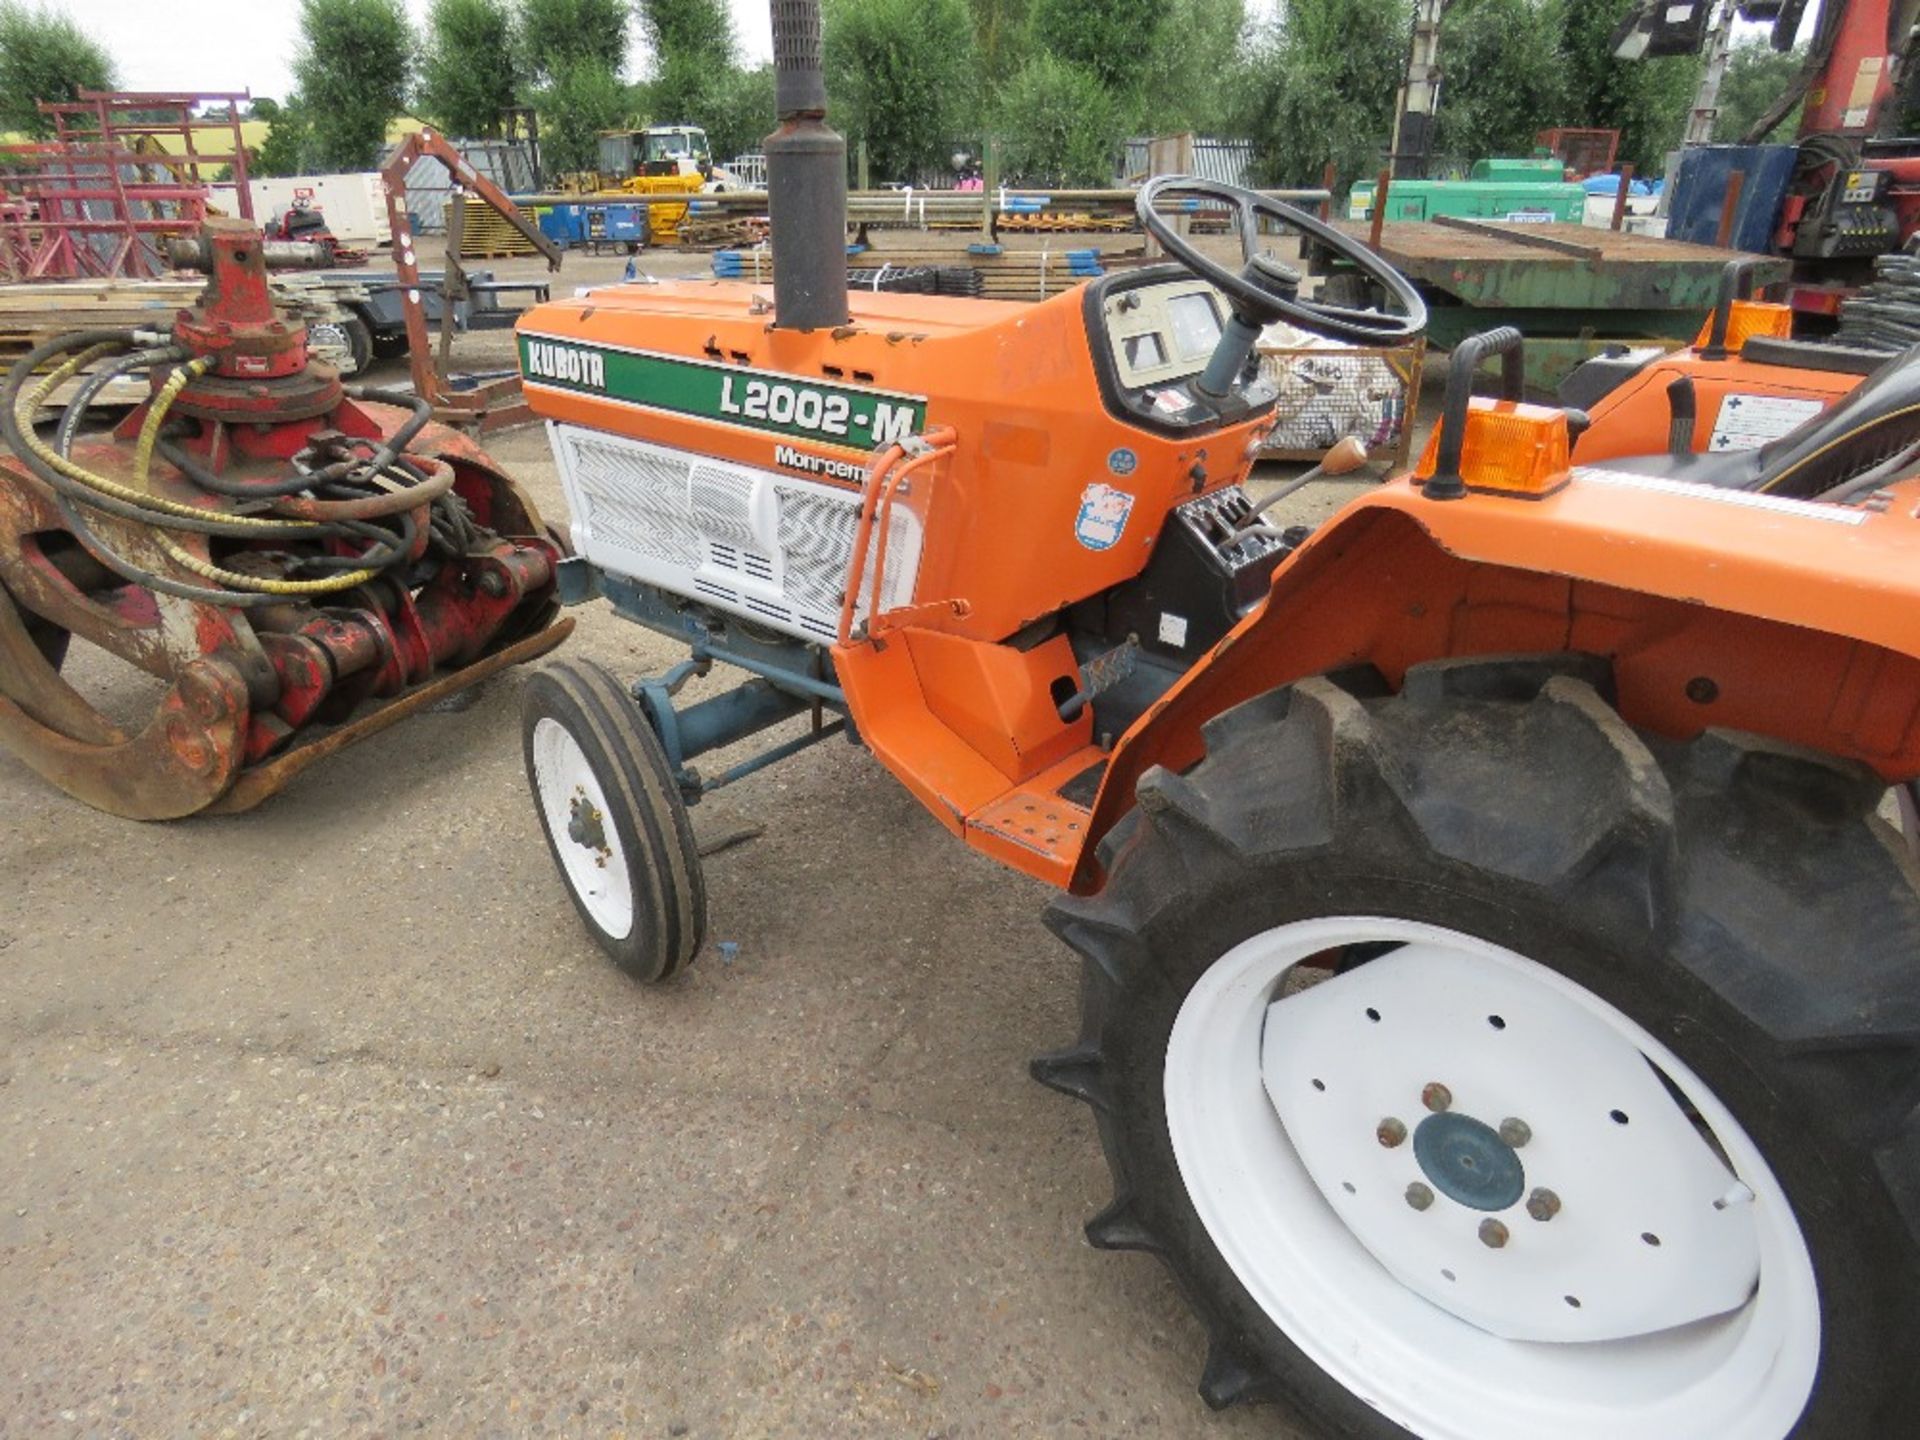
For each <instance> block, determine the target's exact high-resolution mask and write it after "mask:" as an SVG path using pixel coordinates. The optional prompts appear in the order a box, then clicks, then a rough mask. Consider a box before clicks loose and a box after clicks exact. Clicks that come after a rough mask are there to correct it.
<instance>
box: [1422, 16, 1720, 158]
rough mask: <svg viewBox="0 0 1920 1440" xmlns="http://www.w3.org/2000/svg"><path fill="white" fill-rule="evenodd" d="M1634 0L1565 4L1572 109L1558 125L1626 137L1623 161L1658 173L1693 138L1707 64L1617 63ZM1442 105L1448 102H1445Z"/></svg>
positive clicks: (1676, 59)
mask: <svg viewBox="0 0 1920 1440" xmlns="http://www.w3.org/2000/svg"><path fill="white" fill-rule="evenodd" d="M1634 3H1635V0H1563V4H1564V6H1565V9H1564V13H1565V15H1566V25H1565V31H1564V35H1563V38H1562V41H1561V53H1562V56H1563V57H1564V58H1563V62H1562V63H1563V66H1564V70H1565V74H1566V76H1567V96H1566V108H1565V110H1564V111H1562V113H1561V115H1560V116H1558V117H1556V119H1555V121H1554V122H1553V123H1556V124H1561V125H1590V126H1594V127H1597V128H1600V129H1610V130H1618V131H1619V132H1620V155H1619V158H1620V160H1621V161H1622V162H1629V163H1631V164H1632V165H1633V166H1634V167H1635V169H1637V170H1638V171H1639V172H1640V173H1641V174H1643V175H1646V174H1658V173H1659V172H1660V170H1661V167H1662V165H1663V163H1664V161H1665V159H1666V153H1667V151H1669V150H1672V149H1674V148H1676V147H1677V146H1678V145H1679V144H1680V141H1681V139H1682V137H1683V136H1684V135H1685V134H1686V129H1687V114H1688V112H1689V111H1690V110H1691V109H1692V108H1693V95H1694V91H1695V90H1696V89H1698V88H1699V84H1700V71H1701V66H1702V64H1703V63H1704V62H1703V61H1702V60H1701V58H1700V57H1699V56H1698V55H1675V56H1669V57H1666V58H1664V59H1660V60H1616V59H1614V58H1613V51H1612V47H1611V46H1610V44H1609V43H1608V42H1609V41H1610V40H1611V39H1612V36H1613V29H1614V26H1615V25H1617V24H1618V23H1619V21H1620V19H1621V17H1622V16H1624V15H1625V14H1626V13H1627V11H1629V10H1630V9H1632V8H1633V5H1634ZM1441 103H1442V108H1443V109H1444V107H1445V99H1444V97H1443V99H1442V102H1441Z"/></svg>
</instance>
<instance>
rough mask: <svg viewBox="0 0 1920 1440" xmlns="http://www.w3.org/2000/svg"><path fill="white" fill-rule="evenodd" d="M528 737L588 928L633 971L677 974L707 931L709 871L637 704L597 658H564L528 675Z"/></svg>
mask: <svg viewBox="0 0 1920 1440" xmlns="http://www.w3.org/2000/svg"><path fill="white" fill-rule="evenodd" d="M521 740H522V749H523V752H524V755H525V759H526V766H527V781H528V784H529V785H530V786H531V787H532V789H533V802H534V808H535V810H537V811H538V812H539V815H540V826H541V829H542V830H544V831H545V832H546V837H547V848H548V849H549V850H550V851H551V852H552V854H553V859H554V864H555V865H557V866H558V867H559V870H560V875H561V878H562V879H563V880H564V881H565V882H566V886H567V894H568V895H569V896H571V897H572V900H573V904H574V908H575V909H576V910H577V911H579V913H580V919H581V920H582V922H584V923H585V925H586V927H587V930H588V932H589V933H590V934H591V935H592V936H593V938H594V940H595V941H596V942H598V944H599V946H600V948H601V949H602V950H604V951H606V952H607V954H608V956H610V957H611V958H612V960H613V962H614V963H615V964H616V965H618V966H619V967H620V968H621V969H622V970H624V971H626V972H627V973H628V974H629V975H631V976H633V978H634V979H636V980H639V981H642V982H645V983H649V984H650V983H653V982H656V981H661V980H668V979H671V978H672V977H673V976H675V975H677V974H679V973H680V972H681V971H682V970H684V969H685V968H686V967H687V966H688V965H690V964H692V963H693V958H694V956H695V955H696V954H698V953H699V950H700V946H701V943H702V941H703V940H704V939H705V938H706V929H707V889H706V882H705V879H704V877H703V875H702V872H701V867H700V852H699V848H698V845H697V844H696V842H695V840H694V835H693V825H692V823H691V821H690V820H689V819H688V817H687V807H686V803H685V801H683V800H682V799H681V797H680V791H679V788H678V787H677V786H676V785H675V783H674V780H673V770H672V766H671V765H670V764H669V762H668V760H667V755H666V751H665V750H664V749H663V748H662V747H661V745H660V739H659V737H658V736H657V735H655V734H654V733H653V727H652V726H651V725H649V724H648V723H647V722H646V720H645V718H644V717H642V715H641V714H640V707H639V706H638V705H636V704H635V703H634V700H633V697H632V696H631V695H629V694H628V693H627V692H626V690H624V689H623V688H622V687H621V685H620V683H619V682H618V681H617V680H615V679H614V678H613V677H612V676H611V675H609V674H608V673H607V672H606V671H605V670H604V669H602V668H601V667H600V666H598V665H595V664H593V663H592V662H591V661H575V660H562V661H559V662H557V663H556V664H553V665H550V666H548V667H547V668H546V669H544V670H542V671H540V672H538V673H537V674H535V675H534V676H533V677H532V678H531V679H529V680H528V681H527V688H526V691H525V695H524V697H523V699H522V701H521Z"/></svg>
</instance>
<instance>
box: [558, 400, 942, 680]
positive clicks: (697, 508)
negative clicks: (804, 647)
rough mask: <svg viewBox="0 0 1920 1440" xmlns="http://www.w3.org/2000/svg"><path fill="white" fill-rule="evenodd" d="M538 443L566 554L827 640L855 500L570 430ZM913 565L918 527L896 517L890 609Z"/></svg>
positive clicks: (859, 613)
mask: <svg viewBox="0 0 1920 1440" xmlns="http://www.w3.org/2000/svg"><path fill="white" fill-rule="evenodd" d="M548 438H549V440H550V441H551V443H552V445H553V453H554V458H555V460H556V461H557V462H558V464H559V466H560V478H561V483H562V485H563V487H564V488H565V490H566V493H567V503H568V505H569V506H570V507H571V509H572V511H573V544H574V549H575V550H576V551H577V552H578V553H579V554H581V555H583V556H584V557H586V559H588V560H589V561H591V562H592V563H593V564H595V565H598V566H599V567H601V568H602V569H604V570H607V571H609V572H611V573H612V574H615V575H623V576H627V577H629V578H631V579H634V580H640V581H643V582H646V583H648V584H653V585H658V586H659V587H660V588H662V589H664V590H668V591H671V592H673V593H674V594H677V595H687V596H692V597H694V598H696V599H699V600H702V601H704V602H706V603H707V604H710V605H713V606H715V607H716V608H718V609H723V610H730V611H732V612H734V613H736V614H739V615H744V616H746V617H747V618H749V619H752V620H754V621H756V622H757V623H759V624H762V625H767V626H769V627H771V628H773V629H778V630H783V631H785V632H787V633H788V634H791V635H795V636H797V637H799V638H801V639H803V640H809V641H814V642H830V641H832V640H834V639H835V638H836V637H837V634H838V629H839V620H840V603H841V602H840V597H841V596H842V594H843V593H844V592H845V590H846V584H847V569H848V562H849V561H850V560H851V558H852V555H853V537H854V532H855V530H856V529H857V527H858V524H859V515H858V508H859V496H858V495H857V494H856V493H854V492H852V491H848V490H842V489H838V488H836V487H834V486H830V485H824V484H821V483H820V482H819V481H816V480H809V479H805V478H802V477H799V476H788V475H780V474H776V473H774V472H772V471H766V470H758V469H754V468H752V467H750V466H746V465H736V464H733V463H731V462H729V461H724V460H715V459H711V458H709V457H707V456H703V455H691V454H688V453H686V452H684V451H677V450H669V449H667V448H665V447H664V446H659V445H652V444H649V443H647V442H645V441H640V440H629V439H626V438H625V437H623V436H618V435H608V434H605V433H603V432H600V431H595V430H586V429H581V428H578V427H576V426H572V425H558V424H550V425H549V426H548ZM919 562H920V527H919V521H918V518H917V517H916V516H915V515H914V514H913V513H912V512H911V511H910V510H908V509H906V507H905V506H896V507H895V509H894V512H893V522H892V526H891V529H890V531H889V534H888V539H887V563H886V595H885V597H884V603H885V604H886V605H887V606H888V607H889V608H891V607H894V606H899V605H908V604H911V603H912V601H913V593H914V583H915V579H916V577H917V574H918V571H919ZM868 573H869V574H871V565H869V571H868ZM866 608H867V607H866V605H865V604H864V603H862V604H861V605H860V606H858V607H857V608H856V610H855V612H854V613H855V616H856V618H863V617H864V616H865V614H866Z"/></svg>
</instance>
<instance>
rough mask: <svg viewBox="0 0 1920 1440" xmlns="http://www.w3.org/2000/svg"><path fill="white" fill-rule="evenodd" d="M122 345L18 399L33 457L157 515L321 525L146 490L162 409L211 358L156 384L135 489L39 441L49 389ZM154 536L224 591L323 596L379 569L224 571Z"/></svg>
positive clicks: (293, 531)
mask: <svg viewBox="0 0 1920 1440" xmlns="http://www.w3.org/2000/svg"><path fill="white" fill-rule="evenodd" d="M124 348H126V347H125V346H123V345H118V344H115V343H112V342H109V343H106V344H101V345H90V346H88V347H87V348H86V349H85V350H82V351H80V352H79V353H78V354H76V355H74V356H73V357H72V358H71V359H69V360H67V361H66V362H65V363H64V364H62V365H61V366H60V367H59V368H58V369H56V370H54V371H53V372H52V373H51V374H50V375H48V376H47V378H46V379H45V380H43V381H42V382H41V383H40V384H39V385H38V386H37V387H35V389H34V391H33V393H32V394H31V395H29V396H27V397H26V398H25V399H24V400H22V401H21V402H20V409H19V410H18V411H16V412H15V413H16V414H23V415H24V417H25V418H24V419H23V421H22V423H21V426H20V432H21V436H22V438H23V439H25V441H26V443H27V445H28V446H29V447H30V448H31V449H32V450H33V452H34V454H35V455H36V456H38V457H39V458H40V459H41V460H43V461H45V462H46V463H47V464H48V465H51V466H52V467H53V468H54V469H56V470H58V471H59V472H60V473H61V474H62V475H65V476H67V477H68V478H69V479H72V480H76V481H78V482H79V483H80V484H82V485H85V486H87V487H88V488H89V489H92V490H98V491H99V492H100V493H101V494H103V495H111V496H113V497H114V498H115V499H117V500H123V501H125V502H126V503H128V504H130V505H138V506H140V507H141V508H143V509H147V510H153V511H156V512H158V513H160V514H166V515H178V516H181V517H182V518H184V519H190V520H206V519H208V518H218V519H219V520H220V522H221V523H222V524H230V525H242V526H246V527H247V528H250V529H259V530H262V531H266V532H270V533H272V534H275V535H282V536H293V535H299V534H310V533H312V532H314V531H317V530H319V529H321V528H322V527H321V526H319V525H316V524H310V523H304V522H301V521H289V520H263V519H260V518H258V517H256V516H252V515H237V514H234V513H232V512H231V511H225V510H222V511H218V512H214V515H213V516H212V517H210V515H209V512H208V511H206V510H202V509H200V508H198V507H197V506H193V505H183V504H181V503H179V502H178V501H174V500H168V499H166V498H164V497H162V496H159V495H153V494H149V493H148V491H147V489H146V486H147V485H148V483H149V477H150V475H151V471H152V466H153V447H154V445H155V444H156V443H157V441H158V440H159V437H160V427H161V425H162V424H163V423H164V422H165V420H166V417H167V411H168V410H169V409H171V408H172V406H173V402H174V399H175V397H177V396H178V395H179V394H180V392H181V390H183V389H185V388H186V386H187V385H188V384H189V383H191V382H192V381H194V380H196V379H198V378H199V377H200V376H201V375H204V374H205V373H206V372H207V371H208V370H210V369H211V368H213V361H212V360H210V359H207V358H205V357H202V358H200V359H197V360H190V361H188V362H187V363H186V364H185V365H182V366H179V367H178V368H176V369H175V370H174V372H173V374H171V375H169V376H168V377H167V380H166V383H165V384H163V385H162V386H161V387H160V393H159V394H158V395H156V396H155V397H154V400H153V404H152V407H151V408H150V409H149V410H148V411H147V418H146V420H145V422H144V423H143V424H142V425H141V427H140V438H139V441H138V442H137V444H136V445H135V447H134V452H133V471H134V478H135V480H137V481H138V482H139V487H140V488H138V489H128V488H127V487H126V486H124V485H121V484H119V483H117V482H116V481H113V480H109V479H107V477H106V476H104V475H97V474H95V473H94V472H93V471H91V470H88V469H86V468H85V467H84V466H81V465H77V464H75V463H74V462H73V461H71V460H69V459H67V457H66V456H64V455H62V454H61V453H60V452H59V451H57V450H55V449H53V448H52V447H51V446H49V445H48V444H47V443H46V442H45V441H43V440H41V439H40V438H39V436H37V435H36V434H35V433H34V430H33V422H32V417H33V415H34V413H35V412H36V411H38V410H39V408H40V406H41V404H42V403H43V402H44V401H45V400H46V397H47V396H48V395H50V394H52V393H53V391H54V389H55V387H56V386H58V385H60V384H61V383H63V382H64V381H65V380H67V379H68V378H69V377H70V376H72V375H73V374H74V373H75V372H76V371H78V370H79V369H81V368H82V367H83V366H85V365H89V364H91V363H93V361H95V360H97V359H99V358H100V357H101V356H103V355H105V354H106V353H107V352H109V351H111V350H118V349H124ZM154 539H155V540H156V541H157V542H158V543H159V546H160V548H161V550H163V551H164V552H165V553H166V555H167V558H168V559H170V560H172V561H173V562H174V563H175V564H176V565H179V566H180V567H181V568H183V569H185V570H188V571H191V572H192V573H193V574H195V575H198V576H200V577H201V578H202V579H203V580H212V581H214V582H216V583H217V584H221V585H224V586H226V587H227V589H229V590H245V591H252V592H254V593H256V594H265V595H327V594H332V593H334V592H337V591H341V590H351V589H353V587H354V586H356V585H364V584H366V583H367V581H369V580H373V579H377V578H378V577H379V574H380V572H379V571H378V570H348V571H344V572H343V573H341V574H339V575H330V576H328V577H327V578H326V579H324V580H270V579H266V578H264V577H262V576H258V575H245V574H242V573H241V572H239V571H237V570H227V569H223V568H222V567H220V566H218V565H215V564H213V563H211V562H210V561H206V560H202V559H201V558H200V557H199V556H197V555H194V554H191V553H190V552H188V551H187V550H184V549H182V548H181V546H180V545H179V544H178V543H177V542H176V541H175V540H174V538H173V537H172V536H171V535H169V534H167V533H166V532H165V531H164V530H156V531H155V534H154Z"/></svg>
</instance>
